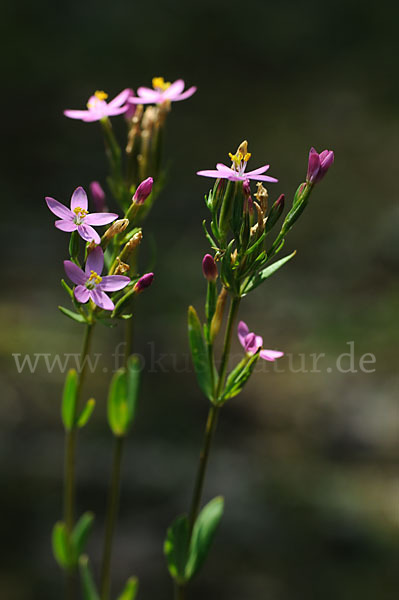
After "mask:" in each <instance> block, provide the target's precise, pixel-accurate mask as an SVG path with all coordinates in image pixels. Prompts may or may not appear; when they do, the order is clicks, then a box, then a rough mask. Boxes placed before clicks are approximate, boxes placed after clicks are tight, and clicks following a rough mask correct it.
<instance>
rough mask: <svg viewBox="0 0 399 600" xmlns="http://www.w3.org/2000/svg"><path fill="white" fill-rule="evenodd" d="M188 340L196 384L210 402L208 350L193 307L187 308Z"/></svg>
mask: <svg viewBox="0 0 399 600" xmlns="http://www.w3.org/2000/svg"><path fill="white" fill-rule="evenodd" d="M188 339H189V343H190V350H191V357H192V360H193V364H194V369H195V373H196V375H197V381H198V384H199V386H200V388H201V390H202V391H203V392H204V394H205V396H206V397H207V398H208V399H209V400H212V397H213V390H212V377H211V370H210V366H209V358H208V349H207V345H206V343H205V339H204V337H203V335H202V327H201V323H200V320H199V318H198V315H197V312H196V310H195V308H194V307H193V306H189V308H188Z"/></svg>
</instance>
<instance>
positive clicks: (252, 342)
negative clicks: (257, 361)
mask: <svg viewBox="0 0 399 600" xmlns="http://www.w3.org/2000/svg"><path fill="white" fill-rule="evenodd" d="M237 333H238V339H239V340H240V344H241V346H242V347H243V348H244V350H245V352H246V353H247V354H249V355H252V354H255V352H257V351H258V350H259V348H262V346H263V338H262V337H261V336H260V335H256V333H252V332H251V331H249V329H248V325H247V324H246V323H244V321H240V322H239V323H238V328H237ZM283 355H284V352H279V351H278V350H261V351H260V353H259V356H260V357H261V358H263V360H268V361H271V362H272V361H274V360H276V358H280V357H281V356H283Z"/></svg>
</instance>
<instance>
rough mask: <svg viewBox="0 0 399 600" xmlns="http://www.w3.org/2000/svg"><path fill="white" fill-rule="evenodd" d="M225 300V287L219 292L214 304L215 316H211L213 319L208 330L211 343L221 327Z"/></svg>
mask: <svg viewBox="0 0 399 600" xmlns="http://www.w3.org/2000/svg"><path fill="white" fill-rule="evenodd" d="M226 300H227V290H226V288H225V287H223V288H222V291H221V292H220V294H219V296H218V299H217V302H216V309H215V314H214V315H213V318H212V321H211V329H210V340H211V342H213V341H214V339H215V338H216V336H217V335H218V333H219V331H220V327H221V325H222V321H223V314H224V308H225V306H226Z"/></svg>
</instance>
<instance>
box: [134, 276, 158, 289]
mask: <svg viewBox="0 0 399 600" xmlns="http://www.w3.org/2000/svg"><path fill="white" fill-rule="evenodd" d="M153 281H154V273H146V274H145V275H143V276H142V277H140V279H139V280H138V281H137V282H136V284H135V285H134V288H133V290H134V291H135V292H136V294H140V293H141V292H142V291H143V290H145V289H146V288H148V287H150V285H151V284H152V282H153Z"/></svg>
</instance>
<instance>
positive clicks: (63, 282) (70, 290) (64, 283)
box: [61, 279, 73, 299]
mask: <svg viewBox="0 0 399 600" xmlns="http://www.w3.org/2000/svg"><path fill="white" fill-rule="evenodd" d="M61 285H62V287H63V288H64V290H65V291H66V293H67V294H68V296H69V297H70V298H72V299H73V289H72V288H71V287H69V285H68V284H67V282H66V281H65V279H61Z"/></svg>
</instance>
